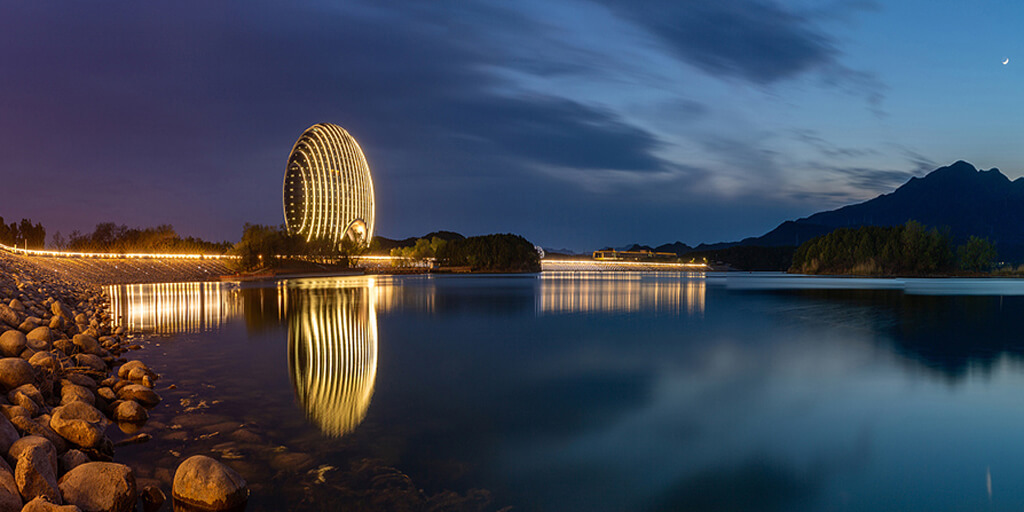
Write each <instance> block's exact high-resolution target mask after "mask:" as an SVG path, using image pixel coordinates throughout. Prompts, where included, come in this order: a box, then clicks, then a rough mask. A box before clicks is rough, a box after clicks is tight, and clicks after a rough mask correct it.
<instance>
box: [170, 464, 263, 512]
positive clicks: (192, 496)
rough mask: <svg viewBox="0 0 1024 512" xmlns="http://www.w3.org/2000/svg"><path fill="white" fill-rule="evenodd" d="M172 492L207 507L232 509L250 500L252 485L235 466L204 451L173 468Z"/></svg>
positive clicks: (178, 497)
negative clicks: (208, 455) (204, 453)
mask: <svg viewBox="0 0 1024 512" xmlns="http://www.w3.org/2000/svg"><path fill="white" fill-rule="evenodd" d="M171 495H172V496H173V497H174V499H175V500H179V501H181V502H184V503H185V504H187V505H191V506H194V507H200V508H202V509H204V510H211V511H220V510H233V509H238V508H240V507H243V506H244V505H245V503H246V501H248V499H249V487H248V485H247V484H246V483H245V479H244V478H242V476H241V475H239V474H238V473H236V472H235V470H233V469H231V468H229V467H227V466H225V465H224V464H221V463H220V462H218V461H216V460H214V459H212V458H210V457H207V456H205V455H194V456H192V457H189V458H188V459H185V461H183V462H182V463H181V464H180V465H179V466H178V469H177V471H175V472H174V485H173V487H172V490H171Z"/></svg>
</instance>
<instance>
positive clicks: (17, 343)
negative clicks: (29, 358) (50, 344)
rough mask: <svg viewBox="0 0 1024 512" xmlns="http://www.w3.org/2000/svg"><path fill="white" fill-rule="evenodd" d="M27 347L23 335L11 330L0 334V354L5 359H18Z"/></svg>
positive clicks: (26, 340) (26, 341) (26, 339)
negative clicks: (5, 357)
mask: <svg viewBox="0 0 1024 512" xmlns="http://www.w3.org/2000/svg"><path fill="white" fill-rule="evenodd" d="M26 346H28V338H26V337H25V333H23V332H21V331H18V330H14V329H11V330H9V331H6V332H4V333H3V334H0V353H2V354H3V355H4V356H7V357H18V356H19V355H21V352H22V351H23V350H25V347H26Z"/></svg>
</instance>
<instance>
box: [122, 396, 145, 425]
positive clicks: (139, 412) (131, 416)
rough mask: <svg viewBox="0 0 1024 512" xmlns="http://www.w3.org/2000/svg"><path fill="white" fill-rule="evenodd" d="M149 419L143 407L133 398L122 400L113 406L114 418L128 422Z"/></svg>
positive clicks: (140, 421)
mask: <svg viewBox="0 0 1024 512" xmlns="http://www.w3.org/2000/svg"><path fill="white" fill-rule="evenodd" d="M148 419H149V413H147V412H146V409H145V407H142V406H141V405H139V403H138V402H136V401H135V400H124V401H121V402H119V403H118V404H117V407H116V408H114V420H116V421H125V422H128V423H142V422H144V421H146V420H148Z"/></svg>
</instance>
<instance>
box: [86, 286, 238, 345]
mask: <svg viewBox="0 0 1024 512" xmlns="http://www.w3.org/2000/svg"><path fill="white" fill-rule="evenodd" d="M106 291H107V293H108V294H109V295H110V308H111V316H112V318H113V322H114V323H115V324H116V325H121V326H124V327H125V328H126V329H128V331H129V332H144V333H155V334H174V333H182V332H200V331H207V330H212V329H216V328H217V327H220V325H221V324H223V323H225V322H226V321H228V320H229V319H231V318H233V317H235V316H238V315H240V314H241V307H240V306H239V302H238V300H237V298H238V297H237V293H236V289H235V287H234V286H233V285H229V284H222V283H162V284H131V285H118V286H108V287H107V288H106Z"/></svg>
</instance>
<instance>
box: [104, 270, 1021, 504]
mask: <svg viewBox="0 0 1024 512" xmlns="http://www.w3.org/2000/svg"><path fill="white" fill-rule="evenodd" d="M110 291H111V294H112V297H113V301H112V307H113V312H114V313H115V322H120V323H121V324H123V325H125V326H127V327H129V328H130V329H131V330H132V331H133V332H134V333H137V334H135V336H137V337H139V339H140V340H142V343H141V344H142V345H143V348H142V350H140V351H138V352H133V353H131V354H128V356H129V357H131V356H136V355H137V357H138V358H139V359H142V360H143V361H145V362H146V363H147V364H149V365H150V366H151V367H152V368H153V369H154V370H156V371H157V372H158V373H160V374H161V375H162V379H161V380H160V381H158V383H157V384H158V386H157V389H158V390H159V392H160V393H161V395H162V396H163V397H164V400H163V402H162V403H161V404H160V405H159V406H157V407H156V408H155V409H153V410H152V411H151V420H150V422H149V423H148V424H147V425H146V426H145V427H144V428H143V431H144V432H149V433H151V434H152V435H153V440H152V441H150V442H149V443H146V444H143V445H131V446H125V447H121V448H118V451H117V456H116V459H118V460H120V461H123V462H126V463H129V464H131V465H132V466H133V467H135V468H137V471H138V476H139V480H140V482H141V483H142V484H143V485H146V484H152V485H161V486H162V487H163V488H164V490H165V492H167V493H168V494H169V491H170V481H171V478H172V476H173V471H174V468H175V467H176V466H177V464H178V462H180V460H182V459H183V458H185V457H187V456H189V455H192V454H197V453H203V454H210V455H213V456H215V457H217V458H219V459H220V460H222V461H224V462H226V463H228V464H229V465H231V466H232V467H234V468H236V469H237V470H238V471H239V472H240V473H241V474H242V475H243V476H244V477H245V478H246V479H247V481H248V482H249V483H250V485H251V488H252V496H251V498H250V502H249V506H248V509H247V510H280V509H283V508H287V509H290V510H332V509H334V508H337V507H339V506H342V505H345V506H347V507H349V508H350V509H352V510H375V509H388V508H392V509H397V510H415V509H427V508H429V507H430V506H435V507H441V505H444V506H446V507H448V508H447V509H450V510H476V509H482V510H498V509H501V508H503V507H507V506H512V507H514V509H515V510H523V511H539V510H547V511H551V510H557V511H563V510H564V511H573V510H581V511H582V510H587V511H603V510H609V511H611V510H615V511H618V510H695V511H696V510H699V511H717V510H723V511H724V510H767V511H773V510H778V511H805V510H806V511H819V510H855V511H878V510H901V511H907V510H921V511H924V510H927V511H942V510H1017V509H1020V508H1021V507H1022V506H1024V486H1021V485H1019V482H1022V481H1024V359H1022V357H1021V356H1022V354H1024V328H1022V327H1024V280H1015V279H904V280H897V279H853V278H818V277H802V276H787V275H782V274H741V273H729V274H707V275H704V274H675V273H611V272H609V273H543V274H539V275H537V274H534V275H493V276H486V275H468V276H454V275H447V276H443V275H439V276H433V275H419V276H395V277H389V276H367V277H346V278H332V279H306V280H290V281H280V282H274V283H269V284H266V285H233V284H220V283H176V284H158V285H130V286H119V287H112V288H110ZM171 384H173V385H174V387H175V389H169V386H170V385H171ZM114 430H116V428H115V429H114ZM126 430H128V431H129V432H131V431H132V429H130V428H129V429H126ZM118 435H121V434H119V433H118ZM125 435H127V434H125ZM403 507H404V508H403ZM443 508H444V507H441V509H443Z"/></svg>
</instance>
